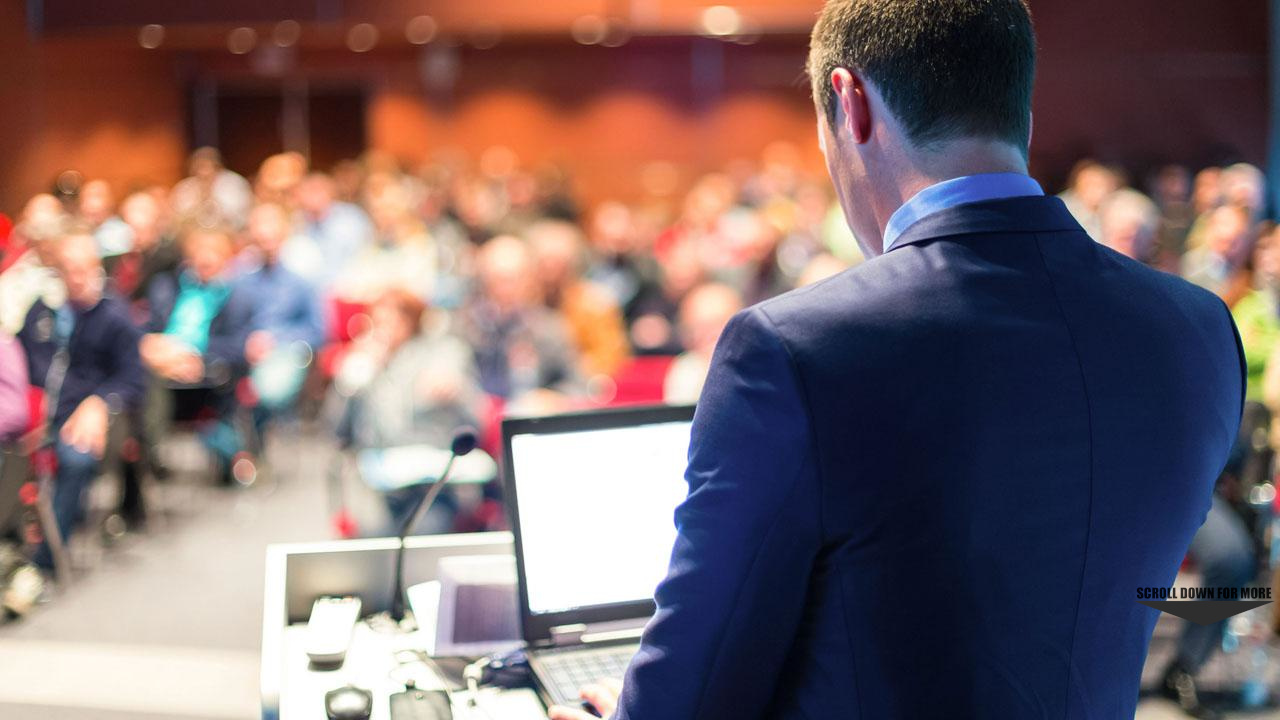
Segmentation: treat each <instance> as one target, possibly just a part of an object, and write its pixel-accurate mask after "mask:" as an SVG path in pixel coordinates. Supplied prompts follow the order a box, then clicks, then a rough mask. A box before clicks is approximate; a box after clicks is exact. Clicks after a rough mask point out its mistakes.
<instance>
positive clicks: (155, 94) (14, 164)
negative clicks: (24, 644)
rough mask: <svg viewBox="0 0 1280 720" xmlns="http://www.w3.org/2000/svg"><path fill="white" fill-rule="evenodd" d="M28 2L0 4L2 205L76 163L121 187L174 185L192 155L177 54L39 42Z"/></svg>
mask: <svg viewBox="0 0 1280 720" xmlns="http://www.w3.org/2000/svg"><path fill="white" fill-rule="evenodd" d="M23 5H24V3H23V1H22V0H0V211H3V212H7V213H16V212H17V211H18V210H20V209H21V207H22V203H23V202H24V201H25V200H26V199H27V198H28V197H30V196H31V195H32V194H34V193H37V192H41V191H44V190H47V189H48V188H49V187H50V186H51V184H52V183H53V180H54V178H56V177H57V174H58V173H59V172H60V171H62V170H65V169H67V168H76V169H78V170H80V171H81V172H83V173H85V175H86V176H88V177H105V178H107V179H109V180H111V181H112V183H113V184H114V185H115V187H116V190H117V192H124V191H126V190H128V189H130V188H131V187H133V186H135V185H138V184H142V183H152V182H166V183H167V182H173V181H174V180H176V179H177V178H178V177H180V175H179V172H180V170H181V167H182V164H183V158H184V156H185V153H186V147H185V145H186V141H185V131H184V129H183V126H184V124H185V122H186V119H185V109H184V107H183V101H182V94H181V88H180V85H179V84H178V82H177V77H178V76H177V73H176V72H175V70H174V68H173V64H172V63H173V59H172V57H166V56H162V55H158V54H154V53H147V52H146V51H144V50H142V49H141V48H139V47H138V45H137V43H136V42H135V43H131V44H122V43H120V42H119V41H109V40H102V39H80V38H74V37H59V38H54V39H47V38H46V39H43V40H41V41H40V42H33V41H32V39H31V38H30V37H29V36H28V34H27V32H26V27H25V19H24V9H23Z"/></svg>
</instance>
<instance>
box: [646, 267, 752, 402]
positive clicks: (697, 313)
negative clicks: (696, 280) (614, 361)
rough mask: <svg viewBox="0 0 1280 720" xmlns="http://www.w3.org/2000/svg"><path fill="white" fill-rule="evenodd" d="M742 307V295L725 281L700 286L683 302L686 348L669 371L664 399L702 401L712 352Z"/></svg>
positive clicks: (682, 325) (682, 326)
mask: <svg viewBox="0 0 1280 720" xmlns="http://www.w3.org/2000/svg"><path fill="white" fill-rule="evenodd" d="M741 309H742V295H740V294H738V291H737V290H734V289H733V288H731V287H729V286H728V285H724V284H721V283H706V284H704V285H699V286H698V287H696V288H694V289H693V290H691V291H690V292H689V294H688V295H685V297H684V300H683V301H681V303H680V337H681V340H682V341H683V343H684V346H685V348H686V350H685V351H684V352H683V353H680V355H679V356H677V357H676V359H675V361H674V362H672V363H671V368H670V369H669V370H667V377H666V380H665V381H664V382H663V386H662V399H663V400H664V401H666V402H669V403H673V404H685V403H690V404H691V403H696V402H698V396H699V395H701V394H702V385H703V383H704V382H706V380H707V371H708V370H709V369H710V368H711V353H712V352H713V351H714V350H715V349H716V341H718V340H719V339H720V333H721V332H723V331H724V326H725V325H728V324H729V319H730V318H732V317H733V316H734V315H736V314H737V313H738V311H739V310H741Z"/></svg>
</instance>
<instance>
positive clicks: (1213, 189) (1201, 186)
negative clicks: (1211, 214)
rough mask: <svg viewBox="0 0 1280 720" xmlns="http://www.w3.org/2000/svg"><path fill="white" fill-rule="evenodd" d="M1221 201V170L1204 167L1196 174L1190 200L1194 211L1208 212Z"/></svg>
mask: <svg viewBox="0 0 1280 720" xmlns="http://www.w3.org/2000/svg"><path fill="white" fill-rule="evenodd" d="M1221 201H1222V170H1220V169H1218V168H1205V169H1204V170H1201V171H1200V172H1199V173H1197V174H1196V181H1195V189H1194V190H1193V191H1192V202H1193V203H1194V204H1195V207H1196V212H1201V213H1203V212H1208V211H1209V210H1210V208H1213V207H1215V206H1216V205H1217V204H1218V203H1220V202H1221Z"/></svg>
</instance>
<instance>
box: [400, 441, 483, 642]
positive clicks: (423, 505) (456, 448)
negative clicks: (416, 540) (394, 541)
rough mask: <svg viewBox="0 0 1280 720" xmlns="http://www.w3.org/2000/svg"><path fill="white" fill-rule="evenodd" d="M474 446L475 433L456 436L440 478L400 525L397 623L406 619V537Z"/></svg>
mask: <svg viewBox="0 0 1280 720" xmlns="http://www.w3.org/2000/svg"><path fill="white" fill-rule="evenodd" d="M474 448H475V435H474V434H472V433H470V432H468V431H463V432H460V433H459V434H458V435H457V436H456V437H455V438H454V440H453V444H452V447H451V448H450V452H449V462H447V463H445V466H444V470H443V471H442V472H441V473H440V477H439V479H437V480H436V481H435V482H434V483H432V485H431V488H430V489H429V490H427V492H426V494H425V495H423V496H422V499H421V500H419V501H418V504H417V506H416V507H414V509H413V512H411V513H409V517H408V519H407V520H405V522H404V524H403V525H401V526H400V535H399V536H398V540H399V543H398V545H397V547H396V574H395V589H394V590H393V594H392V596H391V619H392V620H394V621H395V622H396V623H397V624H399V623H400V621H401V620H404V539H405V537H407V536H408V535H409V531H410V530H412V529H413V527H414V526H415V525H417V524H418V523H419V522H421V521H422V518H423V516H425V515H426V514H427V510H429V509H431V506H432V504H434V503H435V501H436V497H438V496H439V495H440V492H441V491H442V490H444V486H445V483H447V482H448V481H449V473H450V472H452V470H453V463H454V461H455V460H457V459H458V458H459V457H460V456H462V455H466V454H467V453H469V452H471V450H472V449H474Z"/></svg>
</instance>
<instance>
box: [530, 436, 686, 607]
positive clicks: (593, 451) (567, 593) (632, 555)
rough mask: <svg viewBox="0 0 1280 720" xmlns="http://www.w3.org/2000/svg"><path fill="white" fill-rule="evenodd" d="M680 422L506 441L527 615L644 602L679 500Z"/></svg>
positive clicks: (665, 556)
mask: <svg viewBox="0 0 1280 720" xmlns="http://www.w3.org/2000/svg"><path fill="white" fill-rule="evenodd" d="M690 425H691V422H690V421H689V420H687V419H680V420H677V421H671V420H670V419H669V418H668V419H665V420H661V421H654V422H649V423H637V424H634V425H628V426H625V427H608V428H598V429H572V430H568V431H558V432H548V433H539V432H527V433H518V434H514V435H512V436H511V437H510V441H509V442H510V445H509V448H510V453H511V454H510V462H511V467H510V468H509V472H510V473H511V479H512V481H513V483H514V486H515V487H514V490H515V491H516V494H517V495H518V496H519V503H518V505H517V508H516V516H517V517H516V520H517V527H518V531H519V533H520V539H521V543H520V547H521V551H522V557H521V560H522V561H523V566H524V568H523V569H524V582H525V586H526V587H525V589H526V592H527V594H528V611H529V613H531V614H533V615H543V614H547V613H560V612H566V611H572V610H579V609H583V608H591V607H596V606H604V605H615V604H623V603H635V602H640V601H646V600H652V598H653V592H654V589H655V588H656V587H657V585H658V582H659V581H661V580H662V578H663V577H665V576H666V573H667V564H668V562H669V560H670V558H671V547H672V544H673V543H674V542H675V537H676V530H675V524H674V517H673V515H674V512H675V508H676V506H677V505H679V504H680V503H681V502H682V501H683V500H684V498H685V495H686V494H687V493H688V486H687V485H686V484H685V480H684V471H685V466H686V464H687V459H688V451H689V428H690Z"/></svg>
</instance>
